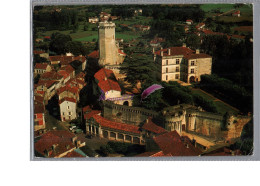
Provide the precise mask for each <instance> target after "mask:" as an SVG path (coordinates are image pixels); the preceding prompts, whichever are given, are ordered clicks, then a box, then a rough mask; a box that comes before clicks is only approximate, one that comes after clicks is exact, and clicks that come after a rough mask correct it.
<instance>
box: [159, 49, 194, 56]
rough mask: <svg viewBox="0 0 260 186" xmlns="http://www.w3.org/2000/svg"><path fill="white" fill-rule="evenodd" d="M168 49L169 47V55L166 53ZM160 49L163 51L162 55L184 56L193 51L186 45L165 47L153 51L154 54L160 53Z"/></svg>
mask: <svg viewBox="0 0 260 186" xmlns="http://www.w3.org/2000/svg"><path fill="white" fill-rule="evenodd" d="M168 49H170V55H168V52H167V51H168ZM161 51H163V56H176V55H183V56H186V55H188V54H192V53H193V52H194V51H193V50H191V49H190V48H188V47H169V48H166V49H162V50H158V51H156V52H155V54H156V55H161Z"/></svg>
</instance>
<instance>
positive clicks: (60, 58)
mask: <svg viewBox="0 0 260 186" xmlns="http://www.w3.org/2000/svg"><path fill="white" fill-rule="evenodd" d="M49 59H50V61H60V64H61V65H69V64H70V63H71V62H72V61H75V60H78V61H80V62H82V63H83V62H85V61H86V58H85V57H84V56H50V57H49Z"/></svg>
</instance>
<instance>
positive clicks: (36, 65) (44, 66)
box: [34, 63, 48, 70]
mask: <svg viewBox="0 0 260 186" xmlns="http://www.w3.org/2000/svg"><path fill="white" fill-rule="evenodd" d="M47 66H48V64H47V63H36V64H35V66H34V69H42V70H46V68H47Z"/></svg>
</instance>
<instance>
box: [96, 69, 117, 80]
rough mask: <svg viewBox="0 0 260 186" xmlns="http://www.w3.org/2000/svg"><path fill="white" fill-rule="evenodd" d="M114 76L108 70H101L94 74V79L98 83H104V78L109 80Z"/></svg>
mask: <svg viewBox="0 0 260 186" xmlns="http://www.w3.org/2000/svg"><path fill="white" fill-rule="evenodd" d="M113 75H114V72H113V71H112V70H109V69H105V68H101V69H100V70H99V71H98V72H97V73H95V75H94V77H95V78H96V79H97V80H98V81H104V80H105V79H106V78H107V79H109V78H110V77H112V76H113Z"/></svg>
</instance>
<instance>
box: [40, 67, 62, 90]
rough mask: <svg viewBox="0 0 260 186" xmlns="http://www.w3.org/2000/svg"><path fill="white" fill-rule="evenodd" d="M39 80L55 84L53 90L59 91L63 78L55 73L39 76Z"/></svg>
mask: <svg viewBox="0 0 260 186" xmlns="http://www.w3.org/2000/svg"><path fill="white" fill-rule="evenodd" d="M40 80H52V81H55V82H56V85H55V90H57V89H59V88H60V87H61V86H62V85H63V84H64V76H63V75H61V74H59V73H57V72H55V71H51V72H45V73H43V74H42V75H41V77H40Z"/></svg>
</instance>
